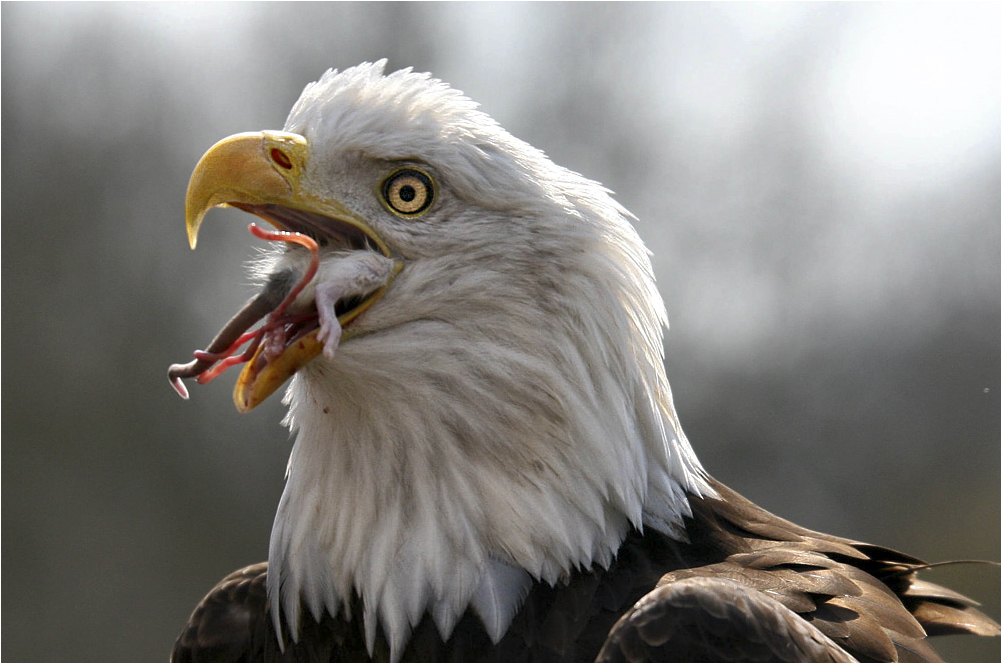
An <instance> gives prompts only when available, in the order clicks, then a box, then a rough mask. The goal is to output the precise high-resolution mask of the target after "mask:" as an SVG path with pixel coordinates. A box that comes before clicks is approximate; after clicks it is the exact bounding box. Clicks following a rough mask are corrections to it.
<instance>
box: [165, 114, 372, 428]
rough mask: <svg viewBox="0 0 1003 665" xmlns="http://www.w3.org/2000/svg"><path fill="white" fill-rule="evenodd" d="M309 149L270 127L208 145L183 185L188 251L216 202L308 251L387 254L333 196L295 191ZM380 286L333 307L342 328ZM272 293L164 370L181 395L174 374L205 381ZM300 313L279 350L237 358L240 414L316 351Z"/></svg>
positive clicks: (269, 308) (269, 307)
mask: <svg viewBox="0 0 1003 665" xmlns="http://www.w3.org/2000/svg"><path fill="white" fill-rule="evenodd" d="M309 153H310V147H309V144H308V142H307V140H306V139H305V138H304V137H302V136H300V135H298V134H292V133H288V132H275V131H263V132H253V133H243V134H236V135H234V136H231V137H229V138H226V139H223V140H222V141H220V142H219V143H217V144H216V145H214V146H213V147H211V148H210V149H209V150H208V152H206V153H205V155H203V157H202V159H200V160H199V162H198V165H196V167H195V171H194V172H193V173H192V177H191V180H190V181H189V184H188V193H187V197H186V201H185V223H186V226H187V229H188V242H189V244H190V245H191V247H192V249H194V248H195V245H196V241H197V239H198V232H199V228H200V227H201V225H202V220H203V218H204V217H205V214H206V213H207V212H208V211H209V210H210V209H211V208H213V207H216V206H232V207H235V208H240V209H241V210H244V211H246V212H250V213H253V214H255V215H257V216H258V217H261V218H262V219H264V220H266V221H267V222H269V223H270V224H271V225H273V226H274V227H276V228H277V229H279V230H280V231H286V232H291V233H293V234H295V235H297V236H300V237H302V236H309V238H312V239H313V240H314V241H315V242H314V243H311V244H313V247H314V250H313V251H314V252H315V253H316V246H317V243H320V244H321V245H323V246H326V247H332V248H335V249H349V250H370V251H375V252H379V253H381V254H383V255H384V256H386V257H388V258H392V257H391V252H390V250H389V248H388V247H387V245H386V243H385V242H384V241H383V240H382V239H381V238H380V237H379V235H377V234H376V233H375V231H373V229H372V228H370V227H369V225H368V224H367V223H366V222H365V221H364V220H362V219H360V218H359V217H358V216H356V215H355V214H353V213H352V212H350V211H349V210H348V209H347V208H345V207H344V206H342V205H341V204H340V203H338V202H337V201H331V200H325V199H321V198H319V197H316V196H313V195H311V194H309V193H308V192H305V191H304V190H303V189H302V188H301V186H300V184H301V183H300V181H301V177H302V174H303V169H304V167H305V165H306V162H307V159H308V157H309ZM308 242H309V240H308ZM388 284H389V282H388ZM388 284H387V285H388ZM387 285H384V286H382V287H381V288H379V289H377V290H376V291H375V292H373V293H371V294H369V295H367V296H366V297H364V298H361V299H357V300H356V301H354V302H352V303H350V304H349V305H348V306H346V307H345V309H344V311H342V308H340V307H339V308H338V309H337V310H336V312H337V315H338V321H339V323H340V324H341V325H342V327H344V326H346V325H348V324H349V323H350V322H351V321H352V320H353V319H355V318H356V317H357V316H359V314H361V313H362V312H364V311H365V310H366V309H368V308H369V307H370V306H371V305H372V304H373V303H374V302H375V301H376V300H378V299H379V298H380V296H382V295H383V293H384V292H385V291H386V288H387ZM286 289H287V290H288V283H286ZM278 290H280V287H277V286H275V285H274V284H270V285H269V286H266V287H265V290H264V291H263V292H262V293H261V294H259V295H258V296H256V297H255V298H252V299H251V301H249V302H248V304H247V305H245V306H244V308H243V309H242V310H241V311H240V312H238V314H237V315H235V316H234V317H233V319H231V321H230V322H229V323H228V324H227V325H226V326H225V327H224V328H223V330H221V331H220V333H219V334H218V335H217V336H216V339H214V340H213V342H212V344H211V345H210V346H209V347H208V348H207V349H206V351H204V352H196V360H194V361H192V362H191V363H188V364H187V365H173V366H172V367H171V369H170V370H169V373H168V375H169V377H170V379H171V381H172V383H173V384H174V385H175V388H176V389H177V390H178V392H179V393H181V394H182V396H186V395H187V391H186V390H185V389H184V387H183V385H181V381H180V379H181V378H188V377H193V376H197V377H198V378H199V381H200V382H203V381H208V380H210V379H211V378H212V377H213V376H215V374H216V373H218V372H215V371H214V372H209V370H210V368H212V367H213V365H216V364H217V363H218V362H220V360H222V356H224V355H228V354H229V353H230V352H231V351H232V350H233V349H234V347H235V346H239V344H237V342H238V341H239V340H242V339H245V338H247V337H248V334H246V331H247V330H248V328H250V327H251V326H252V325H253V324H254V323H256V322H257V321H258V320H259V319H261V318H262V317H264V316H266V315H269V314H270V313H277V312H276V308H277V307H278V302H279V301H281V300H282V299H283V297H284V295H285V294H284V293H278V292H277V291H278ZM272 318H274V317H271V318H270V319H269V320H270V321H271V319H272ZM303 318H304V317H303V316H302V315H301V316H300V317H299V319H298V321H297V323H296V324H295V325H293V324H289V325H288V326H287V328H288V330H289V332H288V339H287V341H286V342H285V343H284V344H283V348H282V350H281V352H280V353H278V354H276V353H275V352H274V345H272V347H273V348H272V350H271V352H270V353H267V354H264V353H263V348H264V347H263V346H258V347H257V348H255V349H254V350H253V355H251V354H250V352H248V356H249V357H248V358H241V361H244V360H246V364H245V366H244V369H243V370H242V372H241V374H240V377H239V378H238V379H237V384H236V386H235V387H234V394H233V398H234V403H235V405H236V407H237V410H238V411H240V412H241V413H245V412H247V411H250V410H251V409H253V408H254V407H256V406H257V405H258V404H260V403H261V402H263V401H264V400H265V399H266V398H267V397H268V396H269V395H271V394H272V393H273V392H275V390H277V389H278V388H279V386H281V385H282V384H283V383H285V381H286V380H287V379H289V378H290V377H291V376H292V375H293V374H295V373H296V371H297V370H298V369H299V368H300V367H302V366H303V365H305V364H307V363H308V362H310V361H311V360H313V359H314V358H315V357H316V356H317V355H318V354H319V353H320V352H321V350H322V348H323V344H322V343H321V342H320V341H319V340H318V339H317V328H316V322H315V319H316V317H313V319H314V320H313V321H312V322H311V319H310V317H309V316H307V317H306V323H303ZM279 323H281V322H279ZM272 325H273V327H274V326H275V322H274V321H272ZM311 325H312V327H311ZM344 332H345V334H344V335H343V337H342V339H347V337H348V335H349V334H350V333H351V329H348V330H345V331H344ZM200 354H201V355H200ZM229 364H233V363H232V362H231V363H229ZM227 366H228V365H227ZM220 371H221V370H220ZM207 376H208V378H206V377H207Z"/></svg>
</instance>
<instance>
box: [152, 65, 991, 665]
mask: <svg viewBox="0 0 1003 665" xmlns="http://www.w3.org/2000/svg"><path fill="white" fill-rule="evenodd" d="M384 66H385V61H381V62H377V63H364V64H362V65H359V66H357V67H353V68H350V69H347V70H344V71H342V72H338V71H335V70H332V71H328V72H327V73H325V74H324V76H323V77H321V78H320V80H318V81H317V82H315V83H312V84H310V85H308V86H307V87H306V89H305V90H304V92H303V94H302V96H301V97H300V99H299V101H297V102H296V105H295V106H294V107H293V109H292V111H291V113H290V115H289V118H288V120H287V121H286V124H285V128H284V129H283V130H282V131H263V132H256V133H247V134H238V135H235V136H232V137H230V138H227V139H224V140H223V141H221V142H219V143H217V144H216V145H215V146H213V147H212V148H210V149H209V151H208V152H207V153H206V154H205V155H204V156H203V157H202V159H201V161H200V162H199V163H198V165H197V166H196V168H195V172H194V174H193V175H192V179H191V182H190V184H189V188H188V193H187V202H186V217H187V228H188V235H189V240H190V243H191V245H192V247H193V248H194V246H195V241H196V238H197V234H198V230H199V226H200V224H201V222H202V219H203V216H204V215H205V213H206V212H207V211H208V210H209V209H211V208H212V207H214V206H219V205H224V206H232V207H236V208H239V209H241V210H244V211H246V212H249V213H252V214H253V215H256V216H257V217H259V218H262V219H264V220H266V221H267V222H269V224H270V225H271V226H272V227H274V228H275V229H277V230H265V229H262V228H258V227H257V226H255V225H251V227H250V228H251V230H252V231H253V232H254V233H255V234H256V235H258V236H259V237H262V238H266V239H269V240H273V241H275V243H274V248H275V249H274V251H272V252H271V253H270V254H268V255H267V257H266V258H264V259H263V260H262V262H261V264H260V265H258V266H257V268H256V273H257V275H258V276H260V278H261V282H262V287H261V290H260V292H259V293H258V295H256V296H255V297H253V298H252V299H251V300H250V301H249V302H248V303H247V304H246V305H245V306H244V307H243V308H242V309H241V310H240V311H239V312H238V313H237V314H236V315H235V316H234V317H233V319H231V321H230V322H229V323H228V324H227V325H226V326H225V327H224V328H223V329H222V330H221V331H220V333H219V334H218V335H217V337H216V338H215V339H214V340H213V341H212V343H211V344H210V345H209V347H207V349H206V350H205V351H197V352H195V358H194V359H193V360H192V361H191V362H189V363H188V364H184V365H173V366H172V367H171V368H170V370H169V377H170V380H171V381H172V383H173V384H174V386H175V387H176V388H177V389H178V391H179V392H181V394H182V395H183V396H187V391H186V389H185V387H184V385H183V384H182V381H181V379H183V378H191V377H196V378H197V379H198V380H199V381H200V382H205V381H208V380H211V379H212V378H215V377H216V376H217V375H218V374H220V373H221V372H222V371H223V370H225V369H226V368H227V367H230V366H232V365H237V364H243V369H242V371H241V373H240V375H239V378H238V379H237V383H236V388H235V391H234V398H235V402H236V406H237V409H238V410H239V411H241V412H245V411H248V410H250V409H253V408H254V407H255V406H256V405H258V404H260V403H261V402H262V401H263V400H264V399H266V398H267V397H268V396H269V395H270V394H271V393H272V392H274V391H275V390H276V389H277V388H279V387H280V386H282V385H283V384H284V383H285V382H286V381H287V380H289V379H291V381H290V383H289V387H288V389H287V391H286V396H285V402H286V403H287V404H288V407H289V411H288V416H287V417H286V419H285V423H286V424H287V425H288V426H289V428H290V429H291V430H292V431H293V432H294V433H295V443H294V445H293V448H292V452H291V455H290V458H289V464H288V469H287V480H286V486H285V490H284V492H283V494H282V498H281V500H280V502H279V506H278V510H277V513H276V515H275V522H274V525H273V528H272V535H271V542H270V545H269V553H268V562H267V563H261V564H258V565H252V566H249V567H247V568H244V569H242V570H239V571H237V572H235V573H233V574H231V575H229V576H227V577H226V578H224V579H223V580H222V581H221V582H220V583H219V584H218V585H217V586H216V587H215V588H213V589H212V590H211V591H210V592H209V594H208V595H207V596H206V597H205V598H204V599H203V600H202V602H201V603H200V604H199V605H198V606H197V607H196V609H195V611H194V612H193V614H192V615H191V618H190V619H189V621H188V624H187V626H186V627H185V628H184V629H183V631H182V633H181V635H180V637H179V638H178V640H177V643H176V645H175V647H174V651H173V653H172V658H173V660H175V661H188V660H231V661H237V660H262V659H267V660H273V659H280V660H352V661H356V660H367V659H390V660H401V659H404V660H418V659H420V660H439V659H451V660H452V659H459V660H494V661H497V660H593V659H596V658H598V659H601V660H625V659H626V660H644V659H652V660H689V659H694V660H745V659H753V660H762V659H771V660H776V659H781V660H826V661H850V660H852V659H874V660H883V661H892V660H899V659H902V660H914V659H917V658H918V659H926V660H936V659H937V655H936V653H935V652H934V651H933V650H932V649H931V647H930V646H929V645H928V644H927V642H926V640H925V638H926V636H927V635H936V634H944V633H974V634H978V635H999V634H1000V629H999V625H998V624H997V623H996V622H995V621H993V620H991V619H990V618H988V617H986V616H985V615H983V614H982V613H980V612H979V611H978V610H976V609H975V607H974V606H975V605H976V603H974V601H971V600H969V599H968V598H965V597H964V596H962V595H960V594H958V593H955V592H953V591H951V590H949V589H946V588H944V587H941V586H938V585H935V584H931V583H929V582H926V581H921V580H920V579H919V578H918V576H917V572H918V571H919V570H920V569H922V568H924V567H925V564H924V563H923V562H922V561H920V560H919V559H916V558H914V557H911V556H908V555H905V554H901V553H898V552H895V551H892V550H889V549H885V548H883V547H877V546H874V545H868V544H865V543H859V542H855V541H852V540H845V539H843V538H837V537H833V536H829V535H825V534H822V533H817V532H814V531H810V530H808V529H804V528H802V527H799V526H797V525H795V524H792V523H790V522H787V521H785V520H783V519H780V518H778V517H775V516H774V515H771V514H770V513H768V512H766V511H764V510H763V509H761V508H759V507H758V506H756V505H755V504H753V503H751V502H749V501H747V500H746V499H744V498H742V497H741V496H739V495H738V494H736V493H735V492H733V491H732V490H730V489H729V488H727V487H725V486H724V485H723V484H721V483H719V482H717V481H716V480H714V479H713V478H712V477H711V476H710V475H708V474H707V472H706V471H705V470H704V469H703V467H702V466H701V464H700V462H699V460H698V459H697V457H696V455H695V454H694V452H693V449H692V448H691V447H690V443H689V441H688V440H687V438H686V435H685V434H684V433H683V430H682V428H681V427H680V424H679V419H678V418H677V416H676V412H675V410H674V408H673V403H672V394H671V392H670V390H669V383H668V380H667V379H666V376H665V369H664V365H663V348H662V339H663V332H664V330H665V329H666V326H667V319H666V313H665V309H664V305H663V303H662V300H661V298H660V297H659V294H658V292H657V290H656V288H655V282H654V277H653V274H652V268H651V264H650V261H649V258H648V253H647V251H646V249H645V247H644V245H643V244H642V243H641V241H640V239H639V237H638V235H637V233H636V232H635V230H634V228H633V227H632V225H631V219H632V217H631V215H630V213H629V212H628V211H627V210H625V209H624V208H623V207H621V206H620V205H619V204H618V203H616V202H615V201H614V200H613V198H612V197H611V196H610V193H609V191H608V190H606V189H604V188H603V187H602V186H601V185H599V184H598V183H596V182H593V181H590V180H588V179H586V178H584V177H582V176H580V175H578V174H576V173H573V172H571V171H569V170H567V169H564V168H561V167H559V166H557V165H555V164H554V163H553V162H551V161H550V160H549V159H548V158H547V157H546V156H545V155H544V154H543V153H542V152H540V151H539V150H536V149H535V148H533V147H531V146H530V145H528V144H526V143H524V142H522V141H520V140H518V139H516V138H514V137H513V136H511V135H510V134H509V133H507V132H506V131H505V130H504V129H502V128H501V127H500V126H499V125H498V124H497V123H495V122H494V121H493V120H492V119H491V118H490V117H488V116H487V115H486V114H485V113H483V112H482V111H480V110H478V109H477V106H476V104H474V103H473V102H472V101H471V100H469V99H468V98H466V97H465V96H464V95H463V94H462V93H460V92H458V91H456V90H454V89H452V88H450V87H449V86H448V85H446V84H444V83H443V82H441V81H439V80H436V79H434V78H432V77H431V76H429V75H427V74H418V73H414V72H412V71H411V70H410V69H407V70H402V71H397V72H394V73H391V74H389V75H386V74H384ZM258 322H260V325H259V326H258V327H257V328H255V327H254V326H255V325H256V324H257V323H258ZM245 345H246V346H245ZM242 348H243V349H244V350H243V351H241V349H242Z"/></svg>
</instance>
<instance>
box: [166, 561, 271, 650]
mask: <svg viewBox="0 0 1003 665" xmlns="http://www.w3.org/2000/svg"><path fill="white" fill-rule="evenodd" d="M267 570H268V564H265V563H259V564H256V565H253V566H248V567H247V568H242V569H241V570H238V571H236V572H233V573H231V574H230V575H227V576H226V577H225V578H223V580H222V581H221V582H220V583H219V584H217V585H216V586H215V587H213V589H212V591H210V592H209V593H208V594H207V595H206V597H205V598H204V599H202V602H201V603H199V604H198V606H197V607H196V608H195V611H194V612H192V615H191V618H189V619H188V625H187V626H185V629H184V630H183V631H182V632H181V635H180V636H179V637H178V639H177V641H176V642H175V644H174V650H173V651H172V652H171V661H173V662H175V663H192V662H246V659H247V658H248V656H249V654H254V653H258V652H262V651H263V649H264V644H265V642H266V641H267V639H268V636H269V634H270V631H269V629H268V628H269V627H268V626H266V625H262V623H263V621H264V617H265V616H266V615H267V612H266V611H265V609H266V607H267V605H268V592H267V590H266V587H265V576H266V573H267ZM276 646H277V645H276Z"/></svg>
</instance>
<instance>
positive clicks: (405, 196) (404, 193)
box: [398, 185, 418, 202]
mask: <svg viewBox="0 0 1003 665" xmlns="http://www.w3.org/2000/svg"><path fill="white" fill-rule="evenodd" d="M398 196H400V197H401V201H408V202H410V201H414V197H416V196H418V192H416V191H414V186H413V185H404V186H403V187H401V189H400V192H398Z"/></svg>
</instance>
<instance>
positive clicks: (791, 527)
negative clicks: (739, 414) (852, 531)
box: [172, 481, 1000, 662]
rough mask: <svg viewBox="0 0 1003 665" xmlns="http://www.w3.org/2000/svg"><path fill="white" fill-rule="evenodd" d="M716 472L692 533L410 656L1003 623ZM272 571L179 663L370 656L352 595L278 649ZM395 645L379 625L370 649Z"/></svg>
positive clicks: (722, 645)
mask: <svg viewBox="0 0 1003 665" xmlns="http://www.w3.org/2000/svg"><path fill="white" fill-rule="evenodd" d="M712 484H713V486H714V488H715V489H716V490H717V491H718V493H719V495H720V498H719V499H705V498H691V499H690V503H691V506H692V509H693V516H692V517H691V518H690V519H688V520H687V523H686V529H687V534H688V536H689V542H685V543H684V542H679V541H675V540H672V539H670V538H668V537H666V536H664V535H662V534H660V533H657V532H654V531H651V530H649V531H647V532H646V533H644V534H642V533H638V532H634V533H632V534H630V535H629V536H628V538H627V539H626V540H625V541H624V543H623V545H622V547H621V548H620V550H619V553H618V555H617V558H616V560H615V561H614V562H613V564H612V565H611V566H610V567H609V569H608V570H590V571H576V572H574V573H572V574H571V575H570V576H569V579H568V580H567V581H566V582H565V583H562V584H560V585H558V586H556V587H551V586H549V585H547V584H543V583H537V584H536V585H535V586H534V587H533V589H532V590H531V591H530V593H529V595H528V597H527V598H526V601H525V603H524V604H523V605H522V607H521V609H520V610H519V612H518V614H517V615H516V617H515V619H514V620H513V622H512V625H511V627H510V628H509V630H508V632H507V633H506V634H505V636H504V637H503V638H502V639H501V640H500V641H499V642H498V643H497V644H492V642H491V640H490V639H489V637H488V635H487V634H486V633H485V631H484V629H483V627H482V626H481V623H480V620H479V619H478V618H477V617H476V616H474V615H473V614H472V613H471V612H469V611H468V612H467V613H466V614H465V615H464V616H463V617H462V618H461V620H460V621H459V623H458V624H457V625H456V628H455V630H454V631H453V634H452V636H451V637H450V639H449V640H448V641H445V642H443V641H442V640H441V638H440V637H439V633H438V631H437V629H436V627H435V625H434V622H433V621H432V620H431V618H430V617H428V616H426V617H425V618H424V619H423V620H422V621H421V623H419V624H418V626H416V627H415V629H414V631H413V632H412V634H411V638H410V641H409V642H408V645H407V648H406V650H405V651H404V653H403V659H404V660H464V661H528V660H538V661H539V660H546V661H558V660H563V661H568V660H570V661H585V660H594V659H597V658H599V659H601V660H613V661H622V660H630V661H639V660H652V661H658V660H673V661H735V660H773V661H830V662H846V661H847V660H850V659H857V660H880V661H924V660H927V661H929V660H938V656H937V654H936V652H934V651H933V649H932V648H931V647H930V646H929V644H928V643H927V641H926V636H927V635H945V634H956V633H970V634H975V635H999V634H1000V627H999V625H998V624H997V623H996V622H995V621H993V620H992V619H990V618H989V617H987V616H985V615H984V614H982V613H981V612H979V611H978V610H977V609H975V605H976V603H975V602H974V601H972V600H969V599H968V598H966V597H964V596H962V595H961V594H958V593H956V592H954V591H951V590H949V589H945V588H944V587H941V586H938V585H936V584H932V583H930V582H926V581H922V580H919V579H917V573H916V572H913V570H912V569H913V568H915V567H917V566H923V565H924V564H923V562H922V561H920V560H919V559H916V558H914V557H911V556H908V555H905V554H900V553H898V552H894V551H892V550H889V549H885V548H882V547H876V546H873V545H867V544H864V543H857V542H853V541H850V540H845V539H842V538H837V537H834V536H829V535H826V534H822V533H817V532H814V531H810V530H808V529H804V528H802V527H799V526H797V525H795V524H792V523H790V522H788V521H786V520H783V519H781V518H779V517H776V516H774V515H772V514H770V513H768V512H766V511H765V510H763V509H762V508H760V507H758V506H756V505H755V504H753V503H751V502H749V501H748V500H746V499H744V498H743V497H741V496H740V495H738V494H737V493H735V492H733V491H732V490H730V489H728V488H727V487H725V486H724V485H721V484H720V483H717V482H714V481H712ZM266 575H267V564H264V563H261V564H257V565H254V566H249V567H248V568H245V569H243V570H239V571H237V572H235V573H233V574H231V575H229V576H227V577H226V578H225V579H224V580H223V581H222V582H220V583H219V584H218V585H217V586H216V587H215V588H214V589H213V590H212V591H210V592H209V594H208V595H207V596H206V597H205V599H204V600H203V601H202V602H201V603H200V604H199V606H198V607H197V608H196V609H195V611H194V613H193V614H192V616H191V618H190V620H189V622H188V625H187V626H186V627H185V629H184V630H183V631H182V633H181V635H180V637H179V638H178V640H177V643H176V644H175V647H174V651H173V653H172V660H174V661H176V662H180V661H193V660H195V661H206V660H210V661H212V660H215V661H220V660H226V661H263V660H265V661H267V660H289V661H306V660H310V661H326V660H342V661H364V660H370V654H369V653H368V651H367V649H366V646H365V636H364V630H363V626H362V621H361V616H362V603H361V601H360V600H359V599H358V598H356V599H354V600H353V602H352V611H351V613H350V614H349V615H344V614H339V616H337V617H330V616H324V617H321V619H320V620H319V621H314V620H312V619H310V618H307V619H305V620H304V621H303V623H302V625H301V629H300V637H299V640H298V641H297V642H295V643H289V644H287V646H286V649H285V651H282V650H280V648H279V643H278V640H277V638H276V635H275V632H274V630H273V628H272V623H271V617H270V615H269V612H268V598H267V594H266V590H265V589H266V585H265V580H266ZM389 655H390V652H389V648H388V646H387V644H386V641H385V640H384V639H383V637H382V636H378V638H377V641H376V647H375V650H374V653H373V654H372V659H375V660H386V659H388V657H389Z"/></svg>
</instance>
